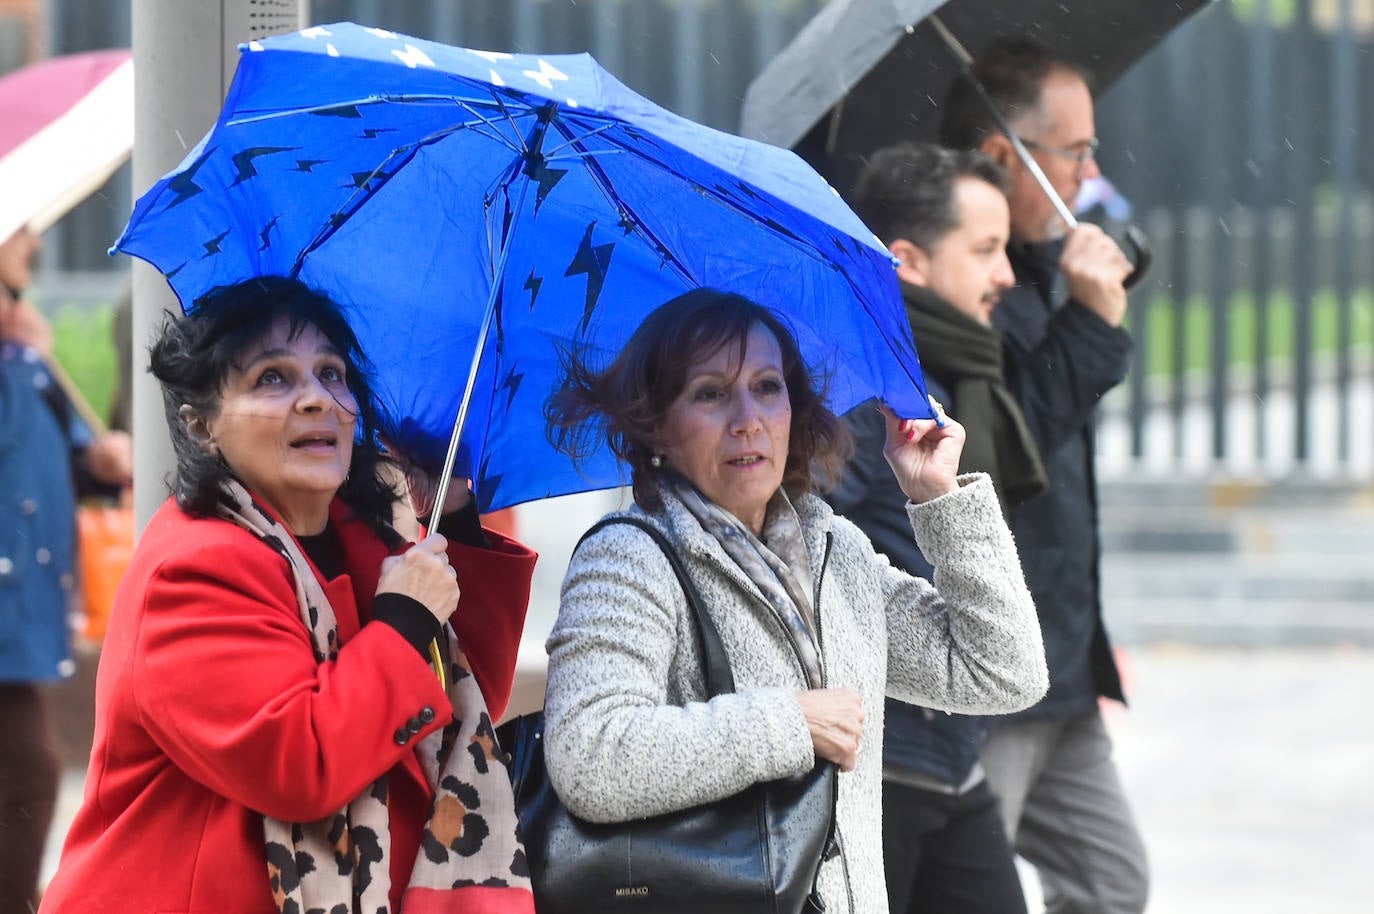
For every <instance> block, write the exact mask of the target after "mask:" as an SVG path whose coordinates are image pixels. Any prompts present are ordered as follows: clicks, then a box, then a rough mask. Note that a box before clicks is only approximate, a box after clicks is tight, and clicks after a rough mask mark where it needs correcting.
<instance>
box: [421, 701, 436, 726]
mask: <svg viewBox="0 0 1374 914" xmlns="http://www.w3.org/2000/svg"><path fill="white" fill-rule="evenodd" d="M420 722H421V723H426V724H432V723H434V709H433V708H431V707H430V706H429V705H425V706H424V707H423V708H421V709H420Z"/></svg>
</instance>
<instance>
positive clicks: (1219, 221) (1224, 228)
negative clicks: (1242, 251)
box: [1217, 216, 1231, 238]
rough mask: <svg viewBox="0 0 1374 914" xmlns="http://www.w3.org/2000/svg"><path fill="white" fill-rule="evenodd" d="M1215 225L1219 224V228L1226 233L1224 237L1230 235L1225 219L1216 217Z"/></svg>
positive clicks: (1229, 228)
mask: <svg viewBox="0 0 1374 914" xmlns="http://www.w3.org/2000/svg"><path fill="white" fill-rule="evenodd" d="M1217 225H1220V226H1221V230H1222V231H1223V232H1225V233H1226V237H1228V238H1229V237H1231V226H1229V225H1227V224H1226V220H1225V219H1223V218H1222V217H1221V216H1218V217H1217Z"/></svg>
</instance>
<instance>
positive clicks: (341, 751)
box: [41, 278, 535, 914]
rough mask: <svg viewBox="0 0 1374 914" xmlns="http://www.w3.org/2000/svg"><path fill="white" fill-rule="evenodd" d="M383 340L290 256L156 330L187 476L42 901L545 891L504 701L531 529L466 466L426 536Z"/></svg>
mask: <svg viewBox="0 0 1374 914" xmlns="http://www.w3.org/2000/svg"><path fill="white" fill-rule="evenodd" d="M364 364H365V363H364V361H363V357H362V354H361V353H360V352H359V351H358V346H357V341H356V339H355V337H354V336H353V333H352V331H351V330H350V329H349V327H348V325H347V323H346V322H345V320H344V319H343V317H342V316H341V314H340V311H339V309H338V308H337V306H336V305H335V304H334V303H333V302H331V301H330V300H329V299H327V298H325V297H324V296H322V295H320V294H318V293H316V292H313V291H312V290H310V289H308V288H307V287H305V286H304V285H302V284H300V283H298V282H296V281H294V280H286V279H280V278H261V279H256V280H250V281H247V282H245V283H240V284H238V285H236V286H232V287H229V288H228V289H226V290H224V291H222V292H220V293H217V294H216V295H214V296H213V297H212V298H211V299H210V300H208V301H206V302H205V303H203V304H202V305H201V306H200V307H199V308H198V309H197V311H196V312H195V313H194V314H193V315H192V316H190V317H185V318H179V319H174V320H170V321H169V322H168V323H167V325H166V326H165V328H164V330H163V333H162V335H161V338H160V339H159V340H158V341H157V342H156V343H155V344H154V346H153V348H152V370H153V373H154V374H155V375H156V376H157V378H158V380H159V381H160V382H161V384H162V389H163V394H164V402H165V406H166V411H167V418H168V425H169V427H170V431H171V434H172V439H173V444H174V447H175V450H176V454H177V471H176V475H175V479H174V482H173V495H174V498H172V499H169V500H168V502H167V503H166V504H164V505H163V506H162V508H161V509H160V510H159V511H158V512H157V513H156V514H155V515H154V516H153V518H152V520H151V521H150V522H149V524H148V526H147V529H146V530H145V531H144V533H143V535H142V537H141V538H140V540H139V544H138V549H137V552H136V554H135V556H134V559H133V562H132V563H131V565H130V567H129V570H128V573H127V575H126V576H125V578H124V582H123V584H122V586H121V587H120V590H119V595H118V598H117V600H116V604H115V608H114V611H113V614H112V616H111V620H110V627H109V632H108V635H107V637H106V641H105V648H104V653H103V656H102V657H101V661H100V671H99V675H98V679H97V685H96V728H95V743H94V747H93V749H92V752H91V763H90V768H89V770H88V773H87V780H86V791H85V797H84V800H83V804H82V807H81V810H80V812H79V813H78V814H77V816H76V819H75V821H74V822H73V824H72V827H71V830H70V832H69V833H68V837H67V842H66V845H65V847H64V848H63V853H62V861H61V864H60V866H59V868H58V872H57V875H56V877H55V878H54V879H53V881H52V883H51V885H50V886H49V887H48V890H47V892H46V893H45V895H44V899H43V906H42V909H41V910H42V911H43V912H52V914H59V912H83V914H85V912H102V914H114V912H130V914H134V912H137V914H153V912H215V914H222V912H234V914H270V912H273V911H282V912H293V914H305V912H308V911H315V910H322V911H330V912H332V911H336V910H337V911H354V912H358V911H366V912H368V914H373V912H378V911H386V912H393V914H394V912H398V911H400V910H402V906H404V910H405V911H406V912H407V914H416V912H420V914H423V912H427V911H437V910H449V911H455V910H462V911H470V912H488V911H491V912H496V911H499V912H502V914H504V912H511V911H516V912H519V911H526V912H530V911H532V910H533V905H532V902H531V898H530V894H529V881H528V878H527V876H526V873H525V867H524V853H523V850H522V849H521V848H520V846H519V843H518V841H517V839H516V836H515V818H514V812H513V801H512V798H511V791H510V784H509V780H508V778H507V774H506V771H505V768H504V765H503V764H502V763H501V762H500V761H499V760H498V759H499V757H500V750H499V748H498V747H497V746H496V744H495V738H494V734H493V733H492V729H491V723H492V719H493V718H496V717H499V715H500V714H501V712H502V711H503V709H504V708H505V704H506V701H507V699H508V698H509V694H510V687H511V680H512V677H513V675H514V667H515V658H516V652H517V649H518V645H519V642H520V633H521V628H522V627H523V624H524V617H525V610H526V607H527V604H528V597H529V586H530V577H531V574H532V572H533V568H534V561H535V556H534V554H533V553H531V552H530V551H529V550H528V549H526V548H524V547H523V546H521V545H519V544H518V543H515V542H513V541H512V540H509V539H506V538H504V537H502V536H500V535H499V534H495V533H493V532H490V531H483V529H482V527H481V525H480V524H479V523H478V521H477V516H476V512H475V508H474V506H473V505H472V503H471V497H470V494H469V493H468V492H467V491H466V488H465V487H462V486H456V487H454V488H456V489H458V490H459V491H456V492H454V493H452V494H451V495H450V497H449V498H448V499H446V503H445V506H444V507H445V509H446V511H447V513H446V514H445V515H444V519H443V521H442V522H441V523H440V525H439V532H438V533H433V534H431V535H430V536H428V537H426V538H425V539H424V540H423V541H421V542H420V543H419V544H417V545H415V546H413V547H410V548H407V546H408V544H406V543H405V542H404V541H403V540H402V539H401V538H400V537H399V536H398V535H397V534H396V533H395V532H394V531H393V530H392V529H391V527H390V524H389V521H390V518H391V512H392V508H393V505H394V502H395V498H396V493H395V492H394V491H393V490H392V489H391V488H390V487H389V485H388V483H387V482H386V477H385V475H384V473H383V470H384V465H385V463H386V457H385V456H384V455H383V454H382V453H381V452H380V450H379V449H378V447H377V445H376V441H377V440H378V415H377V408H376V406H375V401H374V399H373V396H372V393H371V390H370V388H369V386H368V383H367V377H366V374H365V372H364V370H363V369H364ZM436 638H437V639H438V643H439V644H446V645H447V650H446V651H444V652H443V653H444V654H446V661H447V662H436V663H432V662H431V654H430V650H431V648H430V645H431V642H432V641H433V640H434V639H436ZM441 673H442V676H441Z"/></svg>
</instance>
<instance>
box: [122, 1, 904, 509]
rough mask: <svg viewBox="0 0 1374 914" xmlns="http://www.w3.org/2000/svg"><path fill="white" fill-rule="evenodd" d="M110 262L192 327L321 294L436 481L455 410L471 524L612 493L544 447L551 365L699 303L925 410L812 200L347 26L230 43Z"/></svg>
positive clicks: (693, 138)
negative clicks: (781, 322)
mask: <svg viewBox="0 0 1374 914" xmlns="http://www.w3.org/2000/svg"><path fill="white" fill-rule="evenodd" d="M115 250H118V251H124V252H126V253H130V254H133V255H135V256H138V257H142V258H144V259H146V260H148V261H150V262H151V263H153V264H154V265H155V266H156V267H158V268H159V269H160V270H162V272H163V273H164V274H166V276H167V279H168V282H169V283H170V284H171V286H172V288H173V289H174V290H175V292H176V293H177V295H178V296H179V297H180V299H181V302H182V304H183V306H184V307H186V308H187V309H190V308H193V307H194V304H195V301H196V299H197V298H198V297H199V296H201V295H203V294H204V293H206V292H207V291H209V290H210V289H212V288H214V287H215V286H218V285H221V284H224V283H229V282H233V281H236V280H240V279H244V278H247V277H251V276H255V275H263V274H285V275H291V274H295V275H298V276H299V278H300V279H301V280H303V281H305V282H307V283H309V284H310V285H312V286H315V287H317V288H319V289H321V290H323V291H325V292H327V293H329V294H330V295H332V296H334V297H335V298H336V299H338V300H339V301H340V302H342V303H343V304H344V305H345V307H347V308H348V309H349V310H350V316H351V319H352V321H353V324H354V328H355V330H356V331H357V333H358V335H359V338H360V341H361V342H362V344H363V347H364V351H365V352H366V353H367V354H368V355H369V356H370V358H371V359H372V361H373V362H374V364H375V366H376V369H377V374H378V381H379V383H378V385H377V386H378V389H379V392H380V396H381V397H382V400H383V403H382V406H383V407H384V408H385V409H386V410H387V411H388V412H390V413H391V414H392V415H393V416H396V417H402V418H401V420H400V421H398V422H397V423H396V427H395V428H394V429H392V430H391V433H392V436H393V437H394V439H395V440H396V443H397V444H398V445H399V446H400V448H401V449H402V450H404V451H405V452H406V453H407V454H408V455H409V456H411V457H412V458H415V459H418V460H422V461H424V462H425V463H426V465H430V466H434V467H436V468H437V467H439V466H440V465H441V462H442V460H441V458H442V457H443V454H444V444H445V442H446V441H447V440H448V434H449V430H450V429H451V427H452V425H453V422H454V417H455V416H456V415H457V414H458V413H459V411H460V401H463V402H466V403H469V406H468V409H467V410H466V415H467V419H466V422H465V424H464V427H463V434H462V438H461V446H460V447H459V449H458V453H457V463H456V467H457V469H458V472H459V473H460V474H462V475H466V476H470V477H472V478H473V479H474V486H475V489H476V492H477V498H478V505H479V507H480V508H481V509H482V510H483V511H489V510H495V509H497V508H501V507H505V506H508V505H513V504H517V503H520V502H523V501H528V500H531V499H537V498H544V497H549V496H554V495H563V494H568V493H571V492H578V491H587V490H590V489H595V488H604V487H609V486H615V485H621V484H623V483H624V482H626V480H625V479H624V478H623V476H622V474H621V471H620V468H619V467H618V466H617V464H616V462H615V460H614V458H613V457H612V456H611V455H610V454H609V452H606V453H602V454H599V455H597V456H595V457H593V458H592V459H590V460H588V461H587V462H585V463H584V464H581V465H579V466H578V467H573V466H571V465H570V464H569V463H568V461H567V460H566V458H563V457H562V456H560V455H557V454H556V453H555V452H554V451H553V450H552V448H551V446H550V445H549V444H548V442H547V440H546V437H545V431H544V419H543V405H544V401H545V399H546V398H547V396H548V394H549V393H550V391H551V390H552V388H553V386H554V383H555V379H556V378H557V377H558V375H559V347H560V346H567V345H571V344H576V345H579V346H583V347H587V348H588V349H589V350H590V351H591V352H592V353H593V356H594V357H602V358H605V359H609V358H610V357H612V356H613V355H614V354H615V353H617V352H618V351H619V350H620V348H621V347H622V346H623V344H624V342H625V341H626V340H627V339H628V338H629V335H630V334H631V333H632V332H633V331H634V329H635V328H636V327H637V326H638V324H639V323H640V321H641V320H642V318H643V317H644V316H645V315H646V314H647V313H648V312H649V311H650V310H652V309H653V308H654V307H656V306H657V305H659V304H661V303H662V302H664V301H666V300H667V299H668V298H670V297H672V296H674V295H676V294H678V293H680V292H682V291H684V290H686V289H689V288H694V287H696V286H702V285H705V286H715V287H718V288H722V289H726V290H728V291H734V292H739V293H741V294H745V295H748V296H750V297H752V298H754V299H755V300H758V301H760V302H761V303H763V304H765V305H768V306H771V307H773V308H774V309H776V310H778V311H779V312H781V313H782V314H783V315H784V316H786V317H788V318H790V320H791V322H792V324H793V325H794V327H795V329H796V331H797V334H798V337H799V342H800V343H801V345H802V348H803V353H804V355H806V357H807V358H808V360H809V361H810V363H811V364H812V365H813V367H815V368H817V369H819V370H820V371H822V372H824V373H825V374H826V375H827V376H828V377H829V379H830V388H829V390H830V396H831V401H832V404H833V406H834V407H835V408H836V409H840V410H843V409H846V408H848V407H850V406H852V405H854V404H856V403H858V402H860V401H862V400H863V399H865V398H867V397H870V396H877V397H881V398H883V399H885V400H887V402H889V403H890V404H891V405H892V406H893V408H894V409H895V410H897V411H898V412H899V413H901V414H903V415H907V416H912V417H927V416H929V415H930V412H929V407H928V406H927V405H926V402H925V395H924V388H923V385H922V383H921V379H920V368H919V365H918V363H917V361H916V356H915V349H914V346H913V344H912V341H911V337H910V330H909V328H908V326H907V323H906V319H905V316H904V312H903V311H902V306H901V300H900V295H899V293H898V290H897V283H896V278H895V274H894V273H893V270H892V264H891V259H890V256H889V255H888V252H887V251H886V250H885V249H884V248H883V246H882V244H881V243H880V242H879V241H878V240H877V239H876V238H874V237H873V235H872V233H871V232H869V231H868V229H866V228H865V227H864V226H863V224H862V223H861V222H860V221H859V219H858V218H857V217H856V216H855V215H854V214H853V213H852V212H851V211H850V210H849V209H848V207H846V206H845V205H844V203H843V202H841V201H840V199H839V198H838V197H837V196H836V195H835V194H834V192H833V191H831V190H830V188H829V187H828V186H827V185H826V184H825V182H824V181H823V180H822V179H821V178H820V177H819V176H818V175H816V173H815V172H814V171H812V170H811V169H810V168H809V167H808V166H807V165H806V164H805V163H804V162H802V161H801V160H800V159H799V158H797V157H796V156H795V155H793V154H792V153H790V152H787V151H785V150H782V149H778V148H775V147H772V146H768V145H765V144H760V143H755V142H751V141H747V140H742V139H740V138H739V137H735V136H731V135H728V134H723V133H720V132H718V131H714V130H710V129H708V128H705V127H702V126H700V125H698V124H695V123H693V122H691V121H688V120H686V119H684V118H681V117H678V116H676V115H673V114H671V113H670V112H667V111H665V110H663V109H662V108H659V107H658V106H656V105H654V104H652V103H651V102H649V101H647V100H646V99H644V98H642V97H640V96H638V95H636V94H635V93H633V92H632V91H630V90H629V89H627V88H626V87H624V86H623V85H621V84H620V83H619V82H617V81H616V80H615V79H614V78H613V77H612V76H611V75H610V74H609V73H607V72H606V71H605V70H603V69H601V68H600V67H599V66H598V65H597V64H596V62H595V61H594V60H592V58H591V57H589V56H587V55H566V56H545V57H538V56H532V55H511V54H503V53H492V52H486V51H472V50H465V49H462V48H452V47H447V46H444V45H439V44H434V43H431V42H426V41H421V40H418V39H414V38H409V37H406V36H402V35H397V34H394V33H391V32H386V31H382V30H378V29H366V28H362V27H359V26H356V25H352V24H349V23H343V24H338V25H329V26H320V27H315V28H310V29H306V30H304V31H302V32H299V33H296V34H294V35H288V36H281V37H277V38H271V39H267V40H264V41H262V42H260V43H259V42H254V43H252V44H249V45H246V46H245V47H244V49H243V54H242V57H241V60H240V62H239V68H238V71H237V73H236V75H235V77H234V82H233V85H232V86H231V87H230V89H229V94H228V97H227V99H226V101H225V106H224V110H223V112H222V113H221V115H220V117H219V120H218V122H217V123H216V125H215V127H214V128H213V129H212V130H211V132H210V133H209V134H208V135H207V136H206V137H205V139H204V140H202V141H201V143H200V144H199V145H198V146H197V147H196V148H195V149H194V150H192V152H191V153H190V154H189V155H188V156H187V158H186V160H185V161H184V162H183V163H182V164H181V165H180V166H179V167H178V168H177V169H176V170H175V171H174V172H172V173H171V174H169V175H168V176H167V177H165V178H164V179H162V180H161V181H159V182H158V183H157V184H156V185H155V186H154V187H153V188H152V189H151V190H150V191H148V193H147V194H145V195H144V196H143V198H142V199H140V200H139V201H138V203H137V205H136V206H135V209H134V214H133V216H132V218H131V219H130V222H129V225H128V227H127V228H126V229H125V232H124V234H123V236H122V237H121V238H120V239H119V241H118V242H117V243H116V245H115ZM478 351H480V352H481V353H482V357H481V359H480V361H478V362H476V363H474V362H473V356H474V352H478ZM474 365H475V367H473V369H472V371H471V384H470V385H468V386H469V389H470V393H471V397H470V401H464V386H465V385H464V379H465V378H468V377H469V375H470V366H474Z"/></svg>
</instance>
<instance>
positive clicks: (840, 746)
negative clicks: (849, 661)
mask: <svg viewBox="0 0 1374 914" xmlns="http://www.w3.org/2000/svg"><path fill="white" fill-rule="evenodd" d="M797 702H798V703H799V704H800V705H801V709H802V717H804V718H806V728H807V729H808V730H810V731H811V745H813V746H815V747H816V755H817V757H819V758H823V759H825V760H827V761H831V762H834V763H835V764H836V765H839V766H840V770H841V771H853V770H854V768H855V766H857V765H858V764H859V738H860V737H861V736H862V735H863V729H864V718H865V717H866V716H867V715H866V714H865V713H864V707H863V699H862V698H860V697H859V693H858V692H856V691H854V690H853V689H810V690H808V691H805V692H798V693H797Z"/></svg>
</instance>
